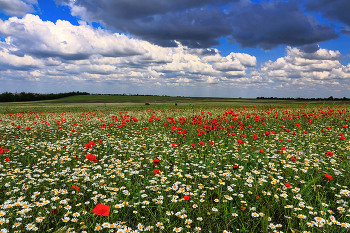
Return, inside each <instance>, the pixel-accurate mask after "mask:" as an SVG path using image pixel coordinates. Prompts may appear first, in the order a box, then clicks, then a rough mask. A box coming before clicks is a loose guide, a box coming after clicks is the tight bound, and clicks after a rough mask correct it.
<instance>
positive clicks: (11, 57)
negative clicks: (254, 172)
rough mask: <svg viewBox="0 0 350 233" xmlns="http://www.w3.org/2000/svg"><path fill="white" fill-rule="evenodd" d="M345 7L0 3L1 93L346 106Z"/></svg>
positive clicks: (349, 81) (214, 1)
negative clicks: (315, 101)
mask: <svg viewBox="0 0 350 233" xmlns="http://www.w3.org/2000/svg"><path fill="white" fill-rule="evenodd" d="M349 12H350V1H349V0H332V1H330V0H266V1H263V0H261V1H260V0H145V1H140V0H98V1H97V0H96V1H92V0H0V93H3V92H6V91H7V92H12V93H15V92H17V93H19V92H23V91H24V92H32V93H62V92H71V91H81V92H89V93H91V94H97V93H99V94H139V95H168V96H191V97H229V98H238V97H242V98H256V97H280V98H283V97H284V98H287V97H293V98H297V97H302V98H327V97H329V96H333V97H336V98H342V97H347V98H350V52H349V51H350V50H349V49H350V14H349Z"/></svg>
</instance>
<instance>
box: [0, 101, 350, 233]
mask: <svg viewBox="0 0 350 233" xmlns="http://www.w3.org/2000/svg"><path fill="white" fill-rule="evenodd" d="M144 101H145V99H140V100H137V101H136V100H135V102H133V103H129V102H128V103H126V102H127V101H125V102H119V103H118V102H116V101H114V102H108V101H103V100H101V101H96V100H93V99H91V100H90V102H89V101H88V100H87V99H83V100H81V99H79V100H78V99H76V100H74V98H73V100H72V98H71V99H70V100H62V99H61V100H57V101H43V102H37V103H11V104H8V103H7V104H4V103H0V110H1V111H0V156H1V162H0V168H1V176H0V181H1V182H0V232H1V231H2V232H27V231H28V232H30V231H36V232H94V231H100V232H141V231H149V232H213V233H214V232H220V233H221V232H350V231H349V227H350V208H349V206H348V205H349V201H350V191H349V187H348V186H349V184H350V175H349V172H350V152H349V150H350V144H349V142H350V135H349V134H348V130H349V128H348V127H349V125H350V114H349V106H348V105H345V104H338V105H336V104H334V103H333V104H329V105H327V104H325V103H313V102H309V103H307V104H306V103H304V102H300V103H297V104H295V103H294V102H293V103H292V102H285V103H281V102H277V101H276V103H272V104H271V103H267V102H264V101H260V102H258V101H256V102H254V101H253V100H251V101H247V100H239V99H237V101H236V102H234V101H233V100H232V101H225V100H221V101H220V100H218V99H216V100H213V99H210V100H205V101H198V100H197V101H196V102H191V101H193V99H192V100H188V101H187V102H186V101H183V102H181V99H180V100H179V99H174V100H170V99H168V100H164V99H161V98H160V99H157V100H155V99H153V100H151V101H150V99H148V100H147V102H149V103H150V105H145V104H144ZM152 101H153V102H152ZM156 101H158V103H157V102H156ZM175 103H177V105H176V106H175Z"/></svg>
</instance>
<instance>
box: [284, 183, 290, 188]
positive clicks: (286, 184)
mask: <svg viewBox="0 0 350 233" xmlns="http://www.w3.org/2000/svg"><path fill="white" fill-rule="evenodd" d="M284 185H285V186H286V187H287V188H290V187H292V186H291V185H290V184H288V183H284Z"/></svg>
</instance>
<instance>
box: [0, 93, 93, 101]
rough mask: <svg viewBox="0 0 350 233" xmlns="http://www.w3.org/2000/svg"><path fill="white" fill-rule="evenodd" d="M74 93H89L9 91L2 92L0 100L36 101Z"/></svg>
mask: <svg viewBox="0 0 350 233" xmlns="http://www.w3.org/2000/svg"><path fill="white" fill-rule="evenodd" d="M74 95H90V93H87V92H79V91H77V92H75V91H73V92H67V93H58V94H53V93H51V94H37V93H30V92H29V93H25V92H21V93H11V92H4V93H2V94H0V102H23V101H38V100H52V99H60V98H63V97H68V96H74Z"/></svg>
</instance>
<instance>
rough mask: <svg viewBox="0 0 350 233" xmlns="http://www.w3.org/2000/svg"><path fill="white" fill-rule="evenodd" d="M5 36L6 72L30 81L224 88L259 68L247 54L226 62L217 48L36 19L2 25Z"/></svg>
mask: <svg viewBox="0 0 350 233" xmlns="http://www.w3.org/2000/svg"><path fill="white" fill-rule="evenodd" d="M0 34H1V35H2V36H3V37H4V38H5V42H0V64H1V65H2V70H4V71H8V70H23V71H28V73H27V74H26V75H25V76H26V77H27V76H28V77H32V78H34V79H35V80H37V79H43V78H44V77H46V78H52V79H59V80H64V79H71V80H74V81H82V80H84V81H87V82H90V81H96V82H113V81H118V82H120V83H133V84H135V85H146V83H147V85H157V86H159V84H160V85H168V84H169V85H173V84H179V85H193V84H194V83H211V84H218V83H219V80H221V81H222V80H228V79H234V78H241V77H243V76H245V75H246V71H247V69H249V68H251V67H255V66H256V63H257V61H256V58H255V57H254V56H251V55H249V54H245V53H230V54H229V55H228V56H226V57H223V56H222V55H221V53H220V51H218V50H217V49H202V48H200V49H195V48H189V47H188V46H185V45H182V44H181V43H180V42H179V41H175V43H176V44H177V47H161V46H158V45H154V44H152V43H149V42H147V41H144V40H140V39H133V38H131V37H129V36H126V35H124V34H120V33H112V32H111V31H108V30H105V29H95V28H93V27H91V26H89V25H87V24H83V23H81V25H79V26H74V25H72V24H71V23H69V22H68V21H64V20H58V21H57V22H56V23H53V22H50V21H42V20H41V19H40V18H39V16H35V15H30V14H28V15H26V16H25V17H23V18H22V19H19V18H17V17H12V18H9V19H8V20H4V21H2V20H0ZM8 77H11V75H9V76H8ZM16 77H18V73H17V74H16ZM23 77H24V76H23ZM214 77H216V78H214ZM240 82H242V80H241V81H240Z"/></svg>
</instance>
